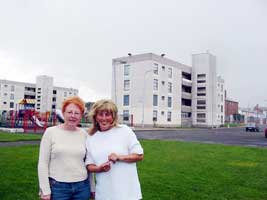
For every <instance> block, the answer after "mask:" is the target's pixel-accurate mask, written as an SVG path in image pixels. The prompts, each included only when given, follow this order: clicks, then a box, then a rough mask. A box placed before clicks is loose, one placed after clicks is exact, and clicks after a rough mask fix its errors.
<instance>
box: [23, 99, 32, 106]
mask: <svg viewBox="0 0 267 200" xmlns="http://www.w3.org/2000/svg"><path fill="white" fill-rule="evenodd" d="M19 104H22V105H25V104H35V99H21V100H20V101H19Z"/></svg>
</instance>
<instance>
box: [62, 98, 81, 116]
mask: <svg viewBox="0 0 267 200" xmlns="http://www.w3.org/2000/svg"><path fill="white" fill-rule="evenodd" d="M71 103H73V104H75V105H76V106H78V108H79V109H80V110H81V113H82V114H83V113H84V110H85V104H84V101H83V100H82V99H81V98H80V97H78V96H72V97H68V98H67V99H65V100H64V101H63V103H62V113H64V112H65V110H66V107H67V106H68V105H70V104H71Z"/></svg>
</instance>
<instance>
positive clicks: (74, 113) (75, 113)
mask: <svg viewBox="0 0 267 200" xmlns="http://www.w3.org/2000/svg"><path fill="white" fill-rule="evenodd" d="M66 113H67V114H68V115H74V116H79V115H80V114H81V113H80V112H73V111H66Z"/></svg>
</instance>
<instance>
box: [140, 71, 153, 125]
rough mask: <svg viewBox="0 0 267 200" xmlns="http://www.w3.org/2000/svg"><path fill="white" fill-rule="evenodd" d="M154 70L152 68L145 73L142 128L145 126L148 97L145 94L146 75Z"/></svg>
mask: <svg viewBox="0 0 267 200" xmlns="http://www.w3.org/2000/svg"><path fill="white" fill-rule="evenodd" d="M152 71H153V70H152V69H150V70H147V71H145V73H144V85H143V101H142V128H144V126H145V124H144V119H145V99H146V96H145V90H146V75H147V74H148V73H149V72H152Z"/></svg>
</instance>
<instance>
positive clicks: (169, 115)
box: [167, 111, 172, 122]
mask: <svg viewBox="0 0 267 200" xmlns="http://www.w3.org/2000/svg"><path fill="white" fill-rule="evenodd" d="M167 121H168V122H171V121H172V112H170V111H169V112H168V113H167Z"/></svg>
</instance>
